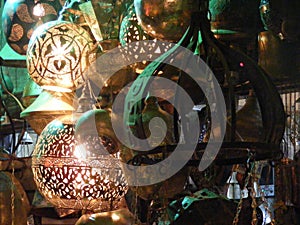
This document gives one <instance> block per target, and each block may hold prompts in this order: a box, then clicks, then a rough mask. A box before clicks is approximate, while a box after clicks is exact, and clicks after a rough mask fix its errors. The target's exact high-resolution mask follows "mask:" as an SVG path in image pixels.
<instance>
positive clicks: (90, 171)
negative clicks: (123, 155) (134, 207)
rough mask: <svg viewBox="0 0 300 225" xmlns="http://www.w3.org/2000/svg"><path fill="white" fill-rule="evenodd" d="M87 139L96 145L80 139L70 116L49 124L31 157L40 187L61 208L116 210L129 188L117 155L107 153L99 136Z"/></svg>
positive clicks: (46, 196)
mask: <svg viewBox="0 0 300 225" xmlns="http://www.w3.org/2000/svg"><path fill="white" fill-rule="evenodd" d="M97 137H98V136H97ZM91 138H92V137H91ZM86 141H87V142H88V141H90V142H89V144H91V143H93V147H94V148H92V146H91V145H89V146H88V145H85V144H84V143H79V142H78V141H77V138H75V122H74V120H73V119H71V117H70V116H67V117H61V118H58V119H55V120H53V121H52V122H51V123H49V124H48V125H47V126H46V127H45V129H44V130H43V132H42V133H41V135H40V137H39V139H38V141H37V144H36V148H35V150H34V152H33V156H32V169H33V174H34V180H35V182H36V184H37V188H38V190H39V191H40V192H41V194H42V195H43V196H44V197H45V198H46V199H47V200H48V201H49V202H50V203H52V204H53V205H55V206H56V207H58V208H69V209H76V210H90V211H110V210H113V209H116V208H118V207H119V206H120V204H121V201H120V200H121V199H122V197H123V196H124V195H125V193H126V190H127V185H126V181H125V178H124V176H123V173H122V171H121V168H120V167H118V163H117V162H118V158H117V156H116V155H111V154H108V152H109V150H108V151H107V148H106V147H107V145H106V140H105V139H101V141H102V143H101V142H100V139H97V138H92V140H91V139H86ZM105 146H106V147H105ZM91 149H92V150H91ZM95 149H97V151H94V150H95Z"/></svg>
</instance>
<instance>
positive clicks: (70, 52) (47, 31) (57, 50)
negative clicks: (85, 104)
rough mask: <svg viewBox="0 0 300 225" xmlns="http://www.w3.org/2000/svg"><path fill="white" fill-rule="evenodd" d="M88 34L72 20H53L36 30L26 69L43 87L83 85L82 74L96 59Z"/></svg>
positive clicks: (64, 88) (59, 88)
mask: <svg viewBox="0 0 300 225" xmlns="http://www.w3.org/2000/svg"><path fill="white" fill-rule="evenodd" d="M94 46H95V45H94V43H93V40H92V38H91V36H90V35H89V33H88V32H87V31H86V30H85V29H83V28H82V27H80V26H79V25H76V24H74V23H71V22H67V21H59V20H58V21H51V22H48V23H46V24H43V25H42V26H40V27H39V28H38V29H36V30H35V32H34V33H33V35H32V37H31V39H30V42H29V45H28V51H27V68H28V72H29V75H30V76H31V77H32V79H33V80H34V81H35V82H36V83H37V84H38V85H40V86H41V87H42V88H43V89H48V90H54V91H61V92H71V91H72V90H75V89H76V88H77V87H78V86H79V85H81V84H83V82H84V79H83V76H82V74H83V73H84V72H85V70H86V69H87V67H88V65H89V64H90V63H91V62H92V61H93V60H94V59H95V58H96V54H95V53H94V52H93V50H94Z"/></svg>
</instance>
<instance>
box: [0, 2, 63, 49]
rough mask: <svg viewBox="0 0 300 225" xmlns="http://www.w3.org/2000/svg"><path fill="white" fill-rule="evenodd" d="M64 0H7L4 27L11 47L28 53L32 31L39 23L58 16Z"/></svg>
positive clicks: (4, 9) (3, 15)
mask: <svg viewBox="0 0 300 225" xmlns="http://www.w3.org/2000/svg"><path fill="white" fill-rule="evenodd" d="M64 2H65V1H64V0H7V1H6V2H5V5H4V8H3V13H2V21H3V22H2V29H3V31H4V35H5V37H6V41H7V43H8V44H9V45H10V47H11V48H12V49H13V50H15V51H16V52H17V53H19V54H21V55H26V51H27V46H28V42H29V39H30V37H31V35H32V32H33V30H34V29H35V28H37V27H38V26H39V25H41V24H43V23H46V22H48V21H53V20H56V19H57V18H58V13H59V11H60V10H61V9H62V6H63V4H64Z"/></svg>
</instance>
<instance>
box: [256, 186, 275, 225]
mask: <svg viewBox="0 0 300 225" xmlns="http://www.w3.org/2000/svg"><path fill="white" fill-rule="evenodd" d="M257 189H258V191H259V194H260V198H261V200H262V202H263V206H264V209H265V210H266V212H267V214H268V215H269V216H270V218H271V222H270V225H275V220H274V218H273V216H272V213H271V211H270V208H269V206H268V201H267V199H266V197H265V194H264V192H263V190H262V188H261V187H260V185H258V188H257Z"/></svg>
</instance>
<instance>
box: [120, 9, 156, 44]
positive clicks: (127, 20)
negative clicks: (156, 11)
mask: <svg viewBox="0 0 300 225" xmlns="http://www.w3.org/2000/svg"><path fill="white" fill-rule="evenodd" d="M119 39H120V43H121V45H126V44H127V43H131V42H135V41H143V40H151V39H152V38H151V37H150V36H149V35H148V34H147V33H146V32H145V31H144V30H143V29H142V27H141V26H140V25H139V24H138V19H137V17H136V13H135V9H134V5H133V4H132V5H131V6H130V7H129V8H128V10H127V15H126V16H125V17H124V18H123V20H122V22H121V26H120V33H119Z"/></svg>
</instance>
